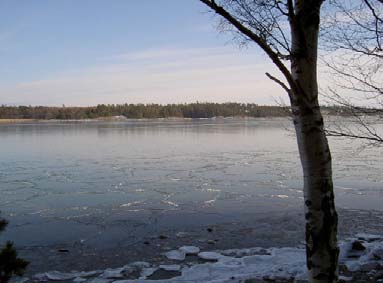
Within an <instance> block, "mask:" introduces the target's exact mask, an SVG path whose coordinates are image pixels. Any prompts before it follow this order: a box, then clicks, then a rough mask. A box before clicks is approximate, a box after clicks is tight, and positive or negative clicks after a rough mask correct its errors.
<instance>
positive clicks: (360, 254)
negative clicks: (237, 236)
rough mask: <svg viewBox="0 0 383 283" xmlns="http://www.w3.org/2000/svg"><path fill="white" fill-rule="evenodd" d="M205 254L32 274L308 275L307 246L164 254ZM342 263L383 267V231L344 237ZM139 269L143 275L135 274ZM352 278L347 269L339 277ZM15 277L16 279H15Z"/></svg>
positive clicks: (99, 279)
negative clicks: (188, 258) (196, 259)
mask: <svg viewBox="0 0 383 283" xmlns="http://www.w3.org/2000/svg"><path fill="white" fill-rule="evenodd" d="M197 253H198V257H199V258H201V259H205V260H209V261H214V262H206V263H203V264H196V263H195V264H192V265H190V263H189V264H188V263H187V264H185V265H184V266H181V265H178V264H174V265H165V264H161V265H159V266H157V267H156V266H151V265H150V264H149V263H147V262H135V263H131V264H129V265H126V266H124V267H121V268H115V269H106V270H104V271H92V272H69V273H63V272H58V271H52V272H45V273H41V274H37V275H36V276H34V277H33V279H35V280H36V281H62V280H73V282H75V283H81V282H84V281H85V280H86V278H87V280H86V281H87V283H88V282H89V283H109V282H113V283H148V282H156V283H167V282H168V283H181V282H182V283H185V282H188V283H202V282H204V283H229V282H230V283H240V282H244V280H247V279H263V280H295V282H301V281H305V280H307V272H306V256H305V249H304V248H299V247H298V248H288V247H285V248H269V249H264V248H250V249H231V250H226V251H216V252H199V248H198V247H195V246H183V247H180V248H179V249H178V250H173V251H169V252H167V253H166V254H165V256H166V257H167V258H168V259H171V260H178V261H183V260H185V257H186V255H187V254H197ZM340 264H342V265H344V266H346V268H347V269H348V270H349V271H351V272H355V271H361V272H366V273H368V272H369V274H372V273H373V272H372V271H373V270H377V269H381V268H383V237H382V236H377V235H369V234H358V235H357V236H356V238H352V239H347V240H346V241H344V242H341V243H340ZM159 269H162V270H165V271H169V272H171V271H179V272H180V273H181V275H179V276H176V277H173V278H170V279H161V280H148V279H147V278H148V277H149V276H151V275H153V273H154V272H155V271H157V270H159ZM133 271H134V274H136V275H135V276H136V277H137V274H139V275H140V278H139V279H128V278H132V275H131V274H133ZM340 278H341V279H342V280H343V281H346V282H347V281H352V277H350V275H349V274H347V276H341V277H340ZM15 282H17V281H15Z"/></svg>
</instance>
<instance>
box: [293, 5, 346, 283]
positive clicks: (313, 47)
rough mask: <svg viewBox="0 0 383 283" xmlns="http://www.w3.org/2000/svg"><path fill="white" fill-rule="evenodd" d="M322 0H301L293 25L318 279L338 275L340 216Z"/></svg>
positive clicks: (299, 132)
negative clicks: (322, 48)
mask: <svg viewBox="0 0 383 283" xmlns="http://www.w3.org/2000/svg"><path fill="white" fill-rule="evenodd" d="M320 4H321V1H315V0H297V1H296V6H295V17H294V18H293V19H290V23H291V27H292V28H291V30H292V59H291V74H292V77H293V79H294V82H295V85H294V88H292V90H291V95H290V98H291V106H292V114H293V121H294V126H295V131H296V136H297V142H298V148H299V154H300V158H301V163H302V168H303V176H304V188H303V192H304V201H305V219H306V254H307V268H308V272H309V279H310V282H312V283H314V282H315V283H319V282H326V283H330V282H331V283H333V282H337V280H338V278H337V277H338V276H337V274H338V270H337V266H338V253H339V251H338V247H337V224H338V217H337V213H336V210H335V204H334V192H333V183H332V168H331V153H330V149H329V145H328V141H327V138H326V135H325V132H324V126H323V117H322V115H321V113H320V108H319V102H318V84H317V50H318V31H319V19H320V14H319V11H320Z"/></svg>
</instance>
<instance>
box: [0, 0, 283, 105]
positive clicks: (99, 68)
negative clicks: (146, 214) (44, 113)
mask: <svg viewBox="0 0 383 283" xmlns="http://www.w3.org/2000/svg"><path fill="white" fill-rule="evenodd" d="M216 25H217V18H216V17H214V15H213V14H212V13H209V12H208V9H207V8H206V7H205V6H204V5H203V4H202V3H200V2H199V1H198V0H139V1H138V0H109V1H107V0H65V1H64V0H62V1H48V0H33V1H31V0H0V104H7V105H56V106H60V105H63V104H65V105H67V106H74V105H79V106H88V105H96V104H100V103H105V104H111V103H163V104H165V103H188V102H196V101H200V102H229V101H230V102H247V103H258V104H275V103H276V101H280V100H281V99H283V98H285V93H284V92H283V91H282V90H281V88H280V87H279V86H277V85H276V84H275V83H273V82H271V81H270V80H268V79H267V78H266V77H265V75H264V73H265V72H266V71H269V72H272V73H273V72H274V73H275V74H278V73H277V71H276V70H275V69H274V67H273V66H272V64H271V63H270V62H269V60H268V59H267V58H266V57H265V55H264V54H263V53H262V52H261V51H260V50H258V49H257V48H254V47H252V46H249V47H246V48H240V47H239V46H238V45H236V44H235V43H234V42H233V41H232V38H231V36H230V35H229V34H223V33H220V32H218V31H217V29H216Z"/></svg>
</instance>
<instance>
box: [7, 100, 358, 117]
mask: <svg viewBox="0 0 383 283" xmlns="http://www.w3.org/2000/svg"><path fill="white" fill-rule="evenodd" d="M322 109H323V112H325V113H324V114H328V115H344V116H348V115H350V114H351V112H350V111H349V110H348V109H347V108H345V107H339V106H328V107H322ZM289 115H290V108H289V107H282V106H260V105H257V104H254V103H198V102H196V103H189V104H167V105H161V104H108V105H105V104H99V105H97V106H90V107H65V106H64V105H63V106H62V107H49V106H7V105H2V106H0V119H38V120H49V119H59V120H72V119H95V118H103V117H114V116H124V117H126V118H128V119H144V118H146V119H150V118H170V117H177V118H212V117H220V116H221V117H284V116H289Z"/></svg>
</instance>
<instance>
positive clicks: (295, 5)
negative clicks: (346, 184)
mask: <svg viewBox="0 0 383 283" xmlns="http://www.w3.org/2000/svg"><path fill="white" fill-rule="evenodd" d="M200 1H201V2H203V3H204V4H206V5H207V6H208V7H210V8H211V9H212V10H214V11H215V12H216V13H217V14H219V15H221V16H222V17H223V18H225V19H226V20H227V22H229V23H230V24H231V25H233V26H234V27H235V28H236V29H237V31H238V32H240V33H241V34H243V35H244V36H246V38H248V39H250V40H252V41H253V42H254V43H255V44H257V45H258V46H259V47H260V48H261V49H262V50H263V51H264V52H265V53H266V54H267V55H268V56H269V58H270V59H271V61H272V62H273V63H274V64H275V66H276V67H277V68H278V69H279V71H280V72H281V73H282V74H283V76H284V77H285V79H286V81H287V83H288V85H286V84H285V83H284V82H282V81H281V80H279V79H278V78H276V77H274V76H272V75H270V74H268V73H266V75H267V76H268V77H269V78H270V79H272V80H273V81H275V82H276V83H278V84H279V85H281V86H282V88H283V89H284V90H285V91H286V92H287V93H288V95H289V98H290V102H291V109H292V115H293V121H294V126H295V131H296V136H297V142H298V148H299V155H300V159H301V163H302V169H303V176H304V188H303V192H304V200H305V219H306V253H307V268H308V273H309V280H310V282H311V283H335V282H337V281H338V270H337V267H338V254H339V249H338V246H337V226H338V216H337V213H336V210H335V204H334V192H333V183H332V169H331V154H330V149H329V146H328V142H327V138H326V135H325V132H324V126H323V117H322V114H321V112H320V107H319V102H318V82H317V53H318V36H319V24H320V9H321V6H322V3H323V2H324V0H285V1H281V0H274V1H271V0H270V1H250V0H249V1H247V0H222V1H221V3H226V4H227V5H226V7H228V8H229V9H230V11H231V13H230V12H228V11H227V10H226V9H225V8H224V7H222V6H220V5H218V4H217V3H216V1H215V0H200ZM281 3H282V4H281ZM283 7H285V10H284V8H283ZM244 17H245V19H244ZM281 17H287V18H288V20H289V22H290V32H291V44H290V45H291V48H290V47H287V46H286V44H287V42H288V40H287V39H286V38H287V37H285V36H283V37H282V38H283V39H282V41H281V40H280V38H279V37H278V36H277V35H276V34H275V33H272V31H273V29H274V28H275V26H277V27H278V28H277V31H279V32H280V33H283V32H284V31H286V29H285V28H283V29H282V28H281V25H279V24H278V20H279V19H280V18H281ZM249 23H251V24H249ZM270 31H271V32H270ZM277 34H278V32H277ZM283 40H285V43H286V44H284V43H283V42H284V41H283ZM275 46H278V47H279V48H282V49H285V50H286V51H287V52H288V54H287V55H286V56H281V53H280V51H279V49H278V47H275ZM281 58H283V59H289V60H290V62H291V69H290V70H288V69H287V68H286V66H285V64H284V63H283V62H282V61H281Z"/></svg>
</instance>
